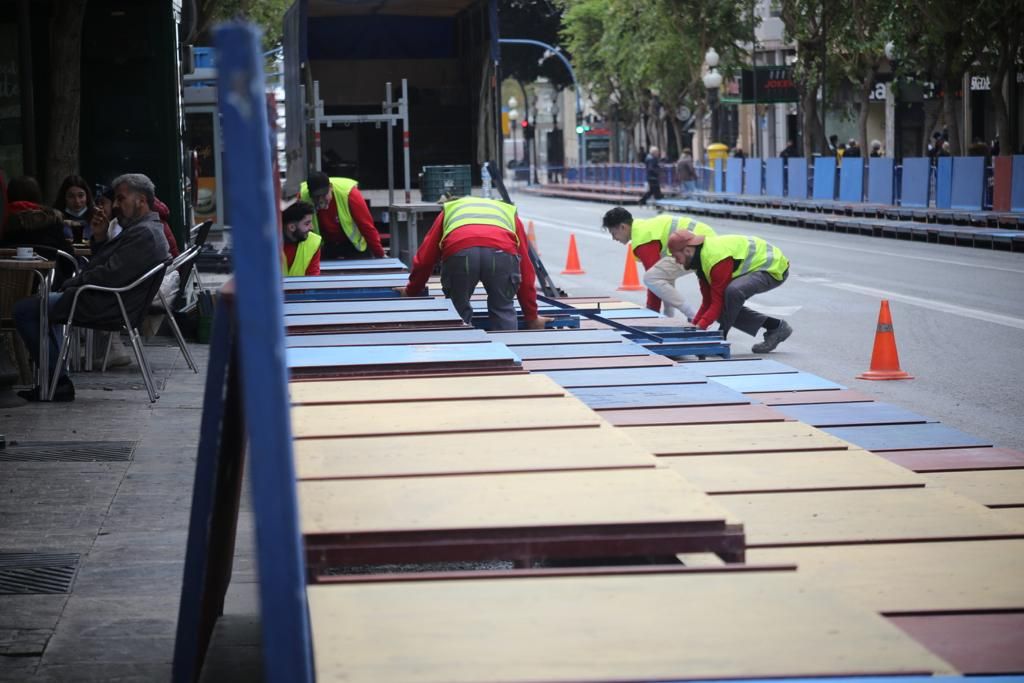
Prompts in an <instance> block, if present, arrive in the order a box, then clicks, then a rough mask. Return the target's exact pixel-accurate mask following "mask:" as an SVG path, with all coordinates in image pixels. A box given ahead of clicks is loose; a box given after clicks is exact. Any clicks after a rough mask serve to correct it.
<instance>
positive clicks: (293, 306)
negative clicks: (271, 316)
mask: <svg viewBox="0 0 1024 683" xmlns="http://www.w3.org/2000/svg"><path fill="white" fill-rule="evenodd" d="M449 310H452V311H453V310H455V309H454V308H453V307H452V304H451V302H450V301H447V300H446V299H433V298H430V297H420V298H411V297H402V298H401V299H353V300H351V301H301V302H296V303H286V304H285V305H284V314H285V315H321V314H324V313H390V312H394V311H449Z"/></svg>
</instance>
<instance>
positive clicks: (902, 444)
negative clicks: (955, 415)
mask: <svg viewBox="0 0 1024 683" xmlns="http://www.w3.org/2000/svg"><path fill="white" fill-rule="evenodd" d="M825 431H827V432H828V433H829V434H833V435H834V436H837V437H839V438H840V439H845V440H847V441H849V442H850V443H852V444H856V445H858V446H860V447H861V448H864V449H867V450H869V451H903V450H909V449H919V448H957V447H960V446H991V445H992V444H990V443H988V442H986V441H985V440H983V439H979V438H977V437H974V436H971V435H970V434H965V433H964V432H961V431H960V430H958V429H953V428H952V427H949V426H946V425H944V424H941V423H937V422H930V423H928V424H912V425H875V426H870V427H828V428H826V429H825Z"/></svg>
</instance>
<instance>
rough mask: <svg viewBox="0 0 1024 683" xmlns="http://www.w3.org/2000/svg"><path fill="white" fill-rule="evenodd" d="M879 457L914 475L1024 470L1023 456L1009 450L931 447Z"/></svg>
mask: <svg viewBox="0 0 1024 683" xmlns="http://www.w3.org/2000/svg"><path fill="white" fill-rule="evenodd" d="M880 455H881V456H882V457H883V458H886V459H887V460H891V461H892V462H894V463H896V464H897V465H902V466H903V467H906V468H907V469H909V470H914V471H915V472H943V471H954V470H986V469H1010V468H1024V453H1021V452H1020V451H1014V450H1011V449H1009V448H931V449H924V450H913V451H886V452H884V453H881V454H880Z"/></svg>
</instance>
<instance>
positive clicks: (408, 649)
mask: <svg viewBox="0 0 1024 683" xmlns="http://www.w3.org/2000/svg"><path fill="white" fill-rule="evenodd" d="M307 594H308V600H309V607H310V620H311V624H312V634H313V651H314V652H315V653H316V654H315V657H316V661H315V669H316V677H317V680H318V681H320V682H321V683H326V682H328V681H350V682H362V681H366V682H372V683H376V682H377V681H406V682H408V683H426V682H444V683H466V682H469V681H472V682H475V683H482V682H487V681H577V682H584V681H602V682H607V681H652V680H682V679H687V680H691V679H730V678H748V677H753V678H769V677H789V676H828V675H837V676H839V675H853V674H899V673H906V674H910V673H928V672H935V673H951V670H950V669H949V667H948V665H947V664H946V663H945V662H943V661H942V660H940V659H939V658H937V657H936V656H935V655H933V654H931V653H930V652H928V651H927V650H926V649H925V648H924V647H922V646H921V645H919V644H918V643H916V642H915V641H913V640H912V639H910V638H909V637H907V636H906V635H904V634H903V633H902V632H901V631H900V630H899V629H897V628H896V627H895V626H892V625H891V624H889V623H886V622H885V620H884V619H883V618H882V617H879V616H877V615H874V614H871V613H870V612H867V611H866V610H861V609H857V608H856V607H854V606H850V605H848V604H845V603H841V602H840V601H838V600H835V599H834V598H832V597H831V596H829V595H828V594H827V593H824V592H820V591H817V590H814V589H812V588H811V587H809V586H808V585H807V584H806V582H804V581H802V580H801V579H800V578H799V577H798V576H796V575H794V574H793V573H792V572H775V573H758V572H750V573H743V574H735V573H734V574H725V573H715V572H709V573H676V574H658V575H645V576H637V575H624V576H586V577H580V576H575V577H573V576H562V577H524V578H518V579H507V578H496V579H479V580H460V581H409V582H390V583H379V584H373V583H358V584H335V585H313V586H309V587H308V588H307ZM494 615H499V617H500V618H494ZM836 634H842V637H837V636H836Z"/></svg>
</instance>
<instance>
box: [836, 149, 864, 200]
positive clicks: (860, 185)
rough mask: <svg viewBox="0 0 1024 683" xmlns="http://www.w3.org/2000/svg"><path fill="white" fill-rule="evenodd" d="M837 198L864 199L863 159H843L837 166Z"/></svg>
mask: <svg viewBox="0 0 1024 683" xmlns="http://www.w3.org/2000/svg"><path fill="white" fill-rule="evenodd" d="M839 199H840V200H841V201H844V202H855V203H858V204H859V203H860V202H862V201H864V159H863V158H861V157H850V158H849V159H843V165H842V166H840V167H839Z"/></svg>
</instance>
